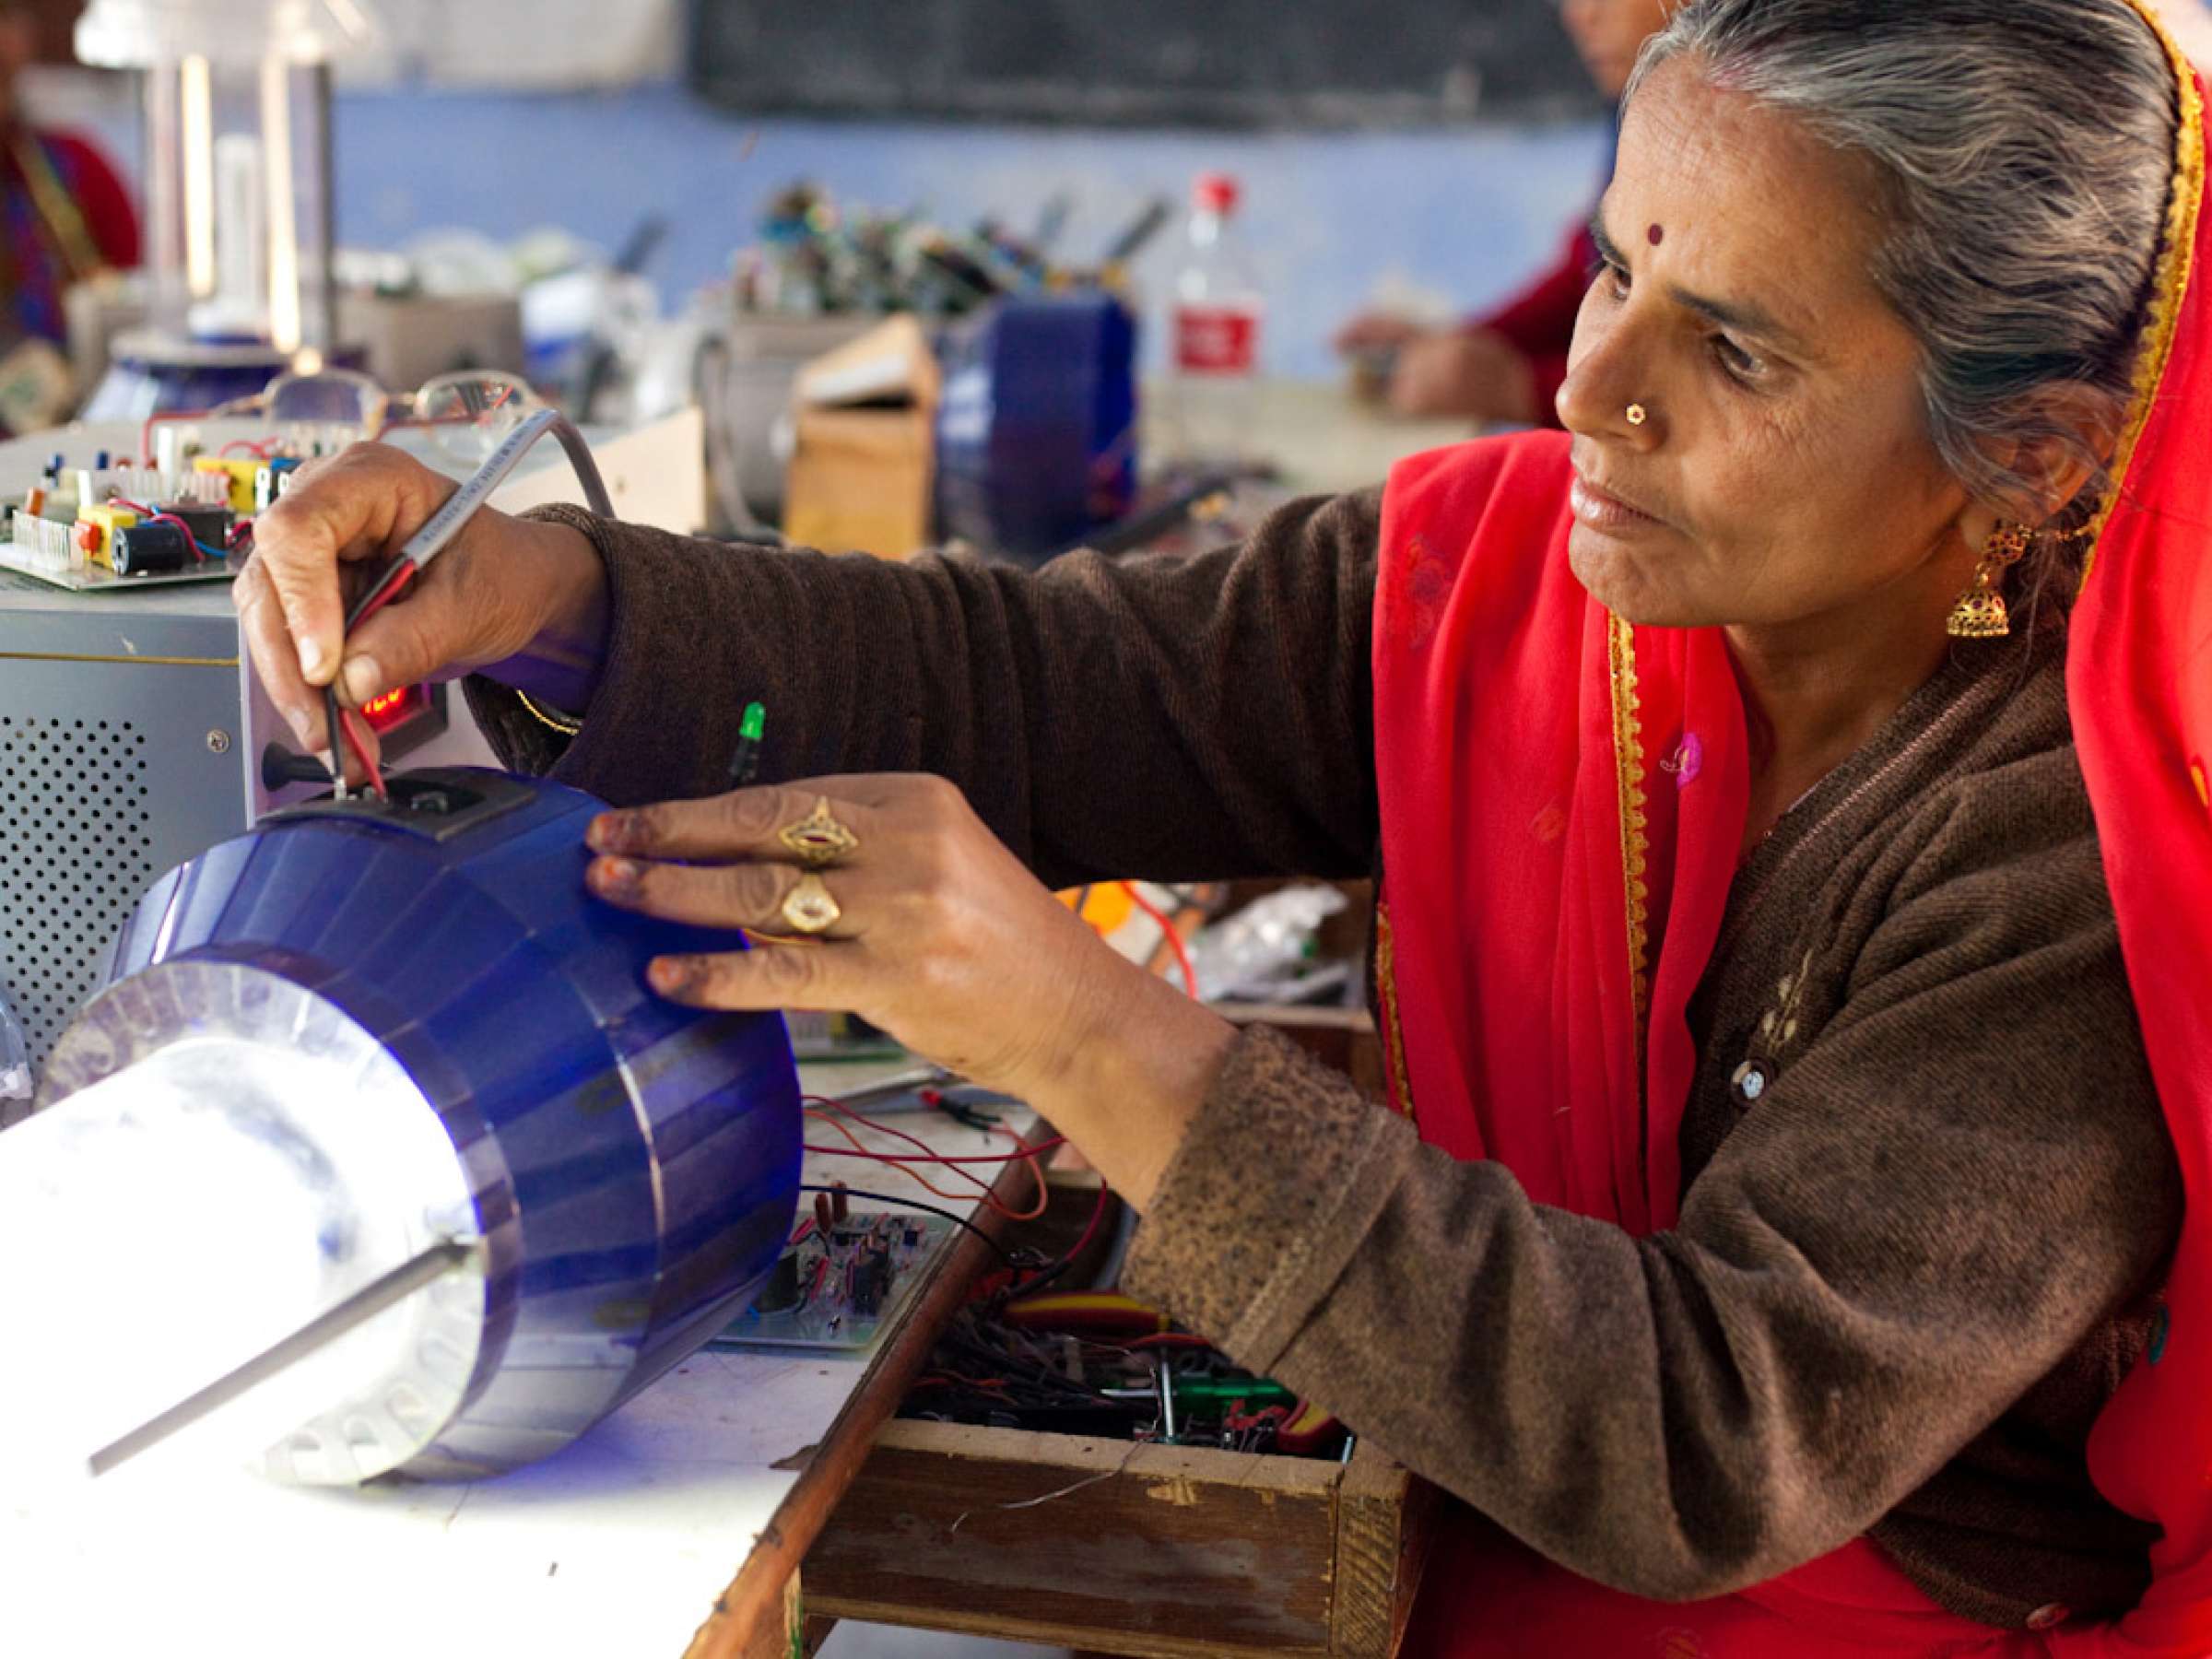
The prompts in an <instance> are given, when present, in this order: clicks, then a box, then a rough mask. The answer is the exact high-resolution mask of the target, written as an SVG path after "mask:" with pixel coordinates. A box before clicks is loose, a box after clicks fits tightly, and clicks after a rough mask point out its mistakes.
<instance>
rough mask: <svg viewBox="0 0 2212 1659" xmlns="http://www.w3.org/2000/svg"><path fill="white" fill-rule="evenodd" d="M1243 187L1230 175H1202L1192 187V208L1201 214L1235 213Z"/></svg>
mask: <svg viewBox="0 0 2212 1659" xmlns="http://www.w3.org/2000/svg"><path fill="white" fill-rule="evenodd" d="M1243 194H1244V192H1243V187H1242V186H1241V185H1240V184H1239V183H1238V182H1236V180H1235V179H1234V178H1233V177H1231V176H1230V174H1228V173H1218V172H1209V173H1200V174H1199V175H1198V177H1197V179H1196V180H1195V181H1194V182H1193V183H1192V185H1191V206H1194V207H1195V208H1197V209H1198V211H1199V212H1201V213H1221V214H1229V213H1234V212H1235V211H1236V210H1237V203H1238V201H1239V200H1240V199H1241V197H1242V196H1243Z"/></svg>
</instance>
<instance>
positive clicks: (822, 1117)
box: [806, 1110, 982, 1204]
mask: <svg viewBox="0 0 2212 1659" xmlns="http://www.w3.org/2000/svg"><path fill="white" fill-rule="evenodd" d="M806 1115H807V1116H808V1117H810V1118H812V1119H814V1120H815V1121H816V1122H817V1123H820V1124H829V1125H830V1128H832V1129H834V1130H836V1131H837V1132H838V1133H839V1134H840V1135H843V1136H844V1137H845V1138H846V1139H847V1140H849V1141H851V1142H852V1143H853V1150H852V1151H850V1152H840V1151H838V1149H837V1148H836V1147H806V1150H807V1151H809V1152H817V1153H819V1152H825V1151H826V1152H829V1153H830V1154H832V1155H834V1156H836V1157H839V1158H869V1157H871V1156H872V1155H871V1154H870V1153H869V1151H868V1149H867V1148H866V1147H864V1146H862V1145H861V1142H860V1137H859V1136H858V1135H854V1134H853V1131H852V1130H850V1129H848V1128H846V1127H845V1125H844V1124H842V1123H841V1122H840V1121H839V1120H838V1119H836V1118H833V1117H831V1116H830V1114H829V1113H828V1112H815V1111H812V1110H809V1111H808V1112H807V1113H806ZM894 1168H895V1169H896V1170H897V1172H898V1173H899V1174H901V1175H903V1176H905V1177H906V1178H907V1179H908V1180H909V1181H911V1182H913V1183H914V1184H915V1185H916V1186H918V1187H920V1188H921V1189H922V1190H923V1191H924V1192H925V1193H931V1194H935V1195H936V1196H937V1197H939V1198H942V1199H944V1200H945V1201H946V1202H947V1204H960V1203H964V1202H966V1201H967V1199H968V1197H969V1194H966V1193H948V1192H947V1191H946V1190H945V1189H944V1188H943V1187H941V1186H938V1185H937V1184H936V1183H935V1182H932V1181H931V1180H930V1179H929V1177H928V1176H926V1175H924V1174H923V1173H922V1172H921V1171H919V1170H912V1169H908V1168H906V1167H905V1166H903V1165H898V1166H894ZM954 1172H955V1173H956V1174H961V1175H966V1173H967V1172H966V1171H954ZM967 1179H968V1180H970V1181H974V1180H975V1177H974V1176H972V1175H968V1176H967ZM977 1184H978V1185H981V1184H982V1183H981V1182H977Z"/></svg>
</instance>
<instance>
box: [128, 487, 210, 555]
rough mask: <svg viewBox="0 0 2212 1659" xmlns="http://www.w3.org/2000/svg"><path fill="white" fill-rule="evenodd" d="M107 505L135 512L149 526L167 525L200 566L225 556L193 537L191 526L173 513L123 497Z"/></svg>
mask: <svg viewBox="0 0 2212 1659" xmlns="http://www.w3.org/2000/svg"><path fill="white" fill-rule="evenodd" d="M108 505H109V506H111V507H120V508H122V509H123V510H124V512H135V513H136V514H137V515H138V516H139V517H140V518H142V519H144V520H146V521H147V523H148V524H168V525H170V526H171V528H173V529H175V530H177V531H179V532H181V533H182V535H183V537H184V544H185V546H187V547H190V548H191V549H192V551H193V557H194V558H195V559H198V560H199V561H200V562H201V563H202V564H205V563H206V562H207V560H209V559H221V558H223V557H225V555H223V554H221V553H218V551H216V549H215V548H213V547H209V546H208V545H207V544H206V542H204V541H202V540H201V539H200V538H199V537H198V536H196V535H194V534H193V533H192V526H191V525H190V524H186V523H185V522H184V521H183V520H182V519H181V518H179V517H178V516H177V515H176V514H175V513H173V512H161V511H160V510H159V508H154V507H147V506H142V505H140V504H139V503H138V502H136V501H134V500H128V499H127V498H125V497H123V496H111V497H109V498H108Z"/></svg>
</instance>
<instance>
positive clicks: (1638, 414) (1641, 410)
mask: <svg viewBox="0 0 2212 1659" xmlns="http://www.w3.org/2000/svg"><path fill="white" fill-rule="evenodd" d="M1650 418H1652V412H1651V411H1650V410H1649V409H1647V408H1645V407H1644V406H1642V405H1641V404H1630V406H1629V424H1630V426H1641V425H1642V424H1643V423H1644V422H1645V421H1647V420H1649V419H1650Z"/></svg>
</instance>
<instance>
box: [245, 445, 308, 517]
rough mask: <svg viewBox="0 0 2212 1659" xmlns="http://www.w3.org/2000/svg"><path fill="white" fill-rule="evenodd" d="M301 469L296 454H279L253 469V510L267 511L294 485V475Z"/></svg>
mask: <svg viewBox="0 0 2212 1659" xmlns="http://www.w3.org/2000/svg"><path fill="white" fill-rule="evenodd" d="M299 470H300V460H299V457H297V456H296V455H278V456H277V457H276V458H274V459H273V460H270V461H267V462H265V463H264V464H263V465H260V466H257V467H255V468H254V469H253V511H254V512H267V511H268V510H269V509H270V507H272V506H273V505H275V504H276V502H277V500H278V498H279V497H281V496H282V495H283V494H284V492H285V491H286V490H288V489H289V488H291V486H292V475H293V474H294V473H296V472H298V471H299Z"/></svg>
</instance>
